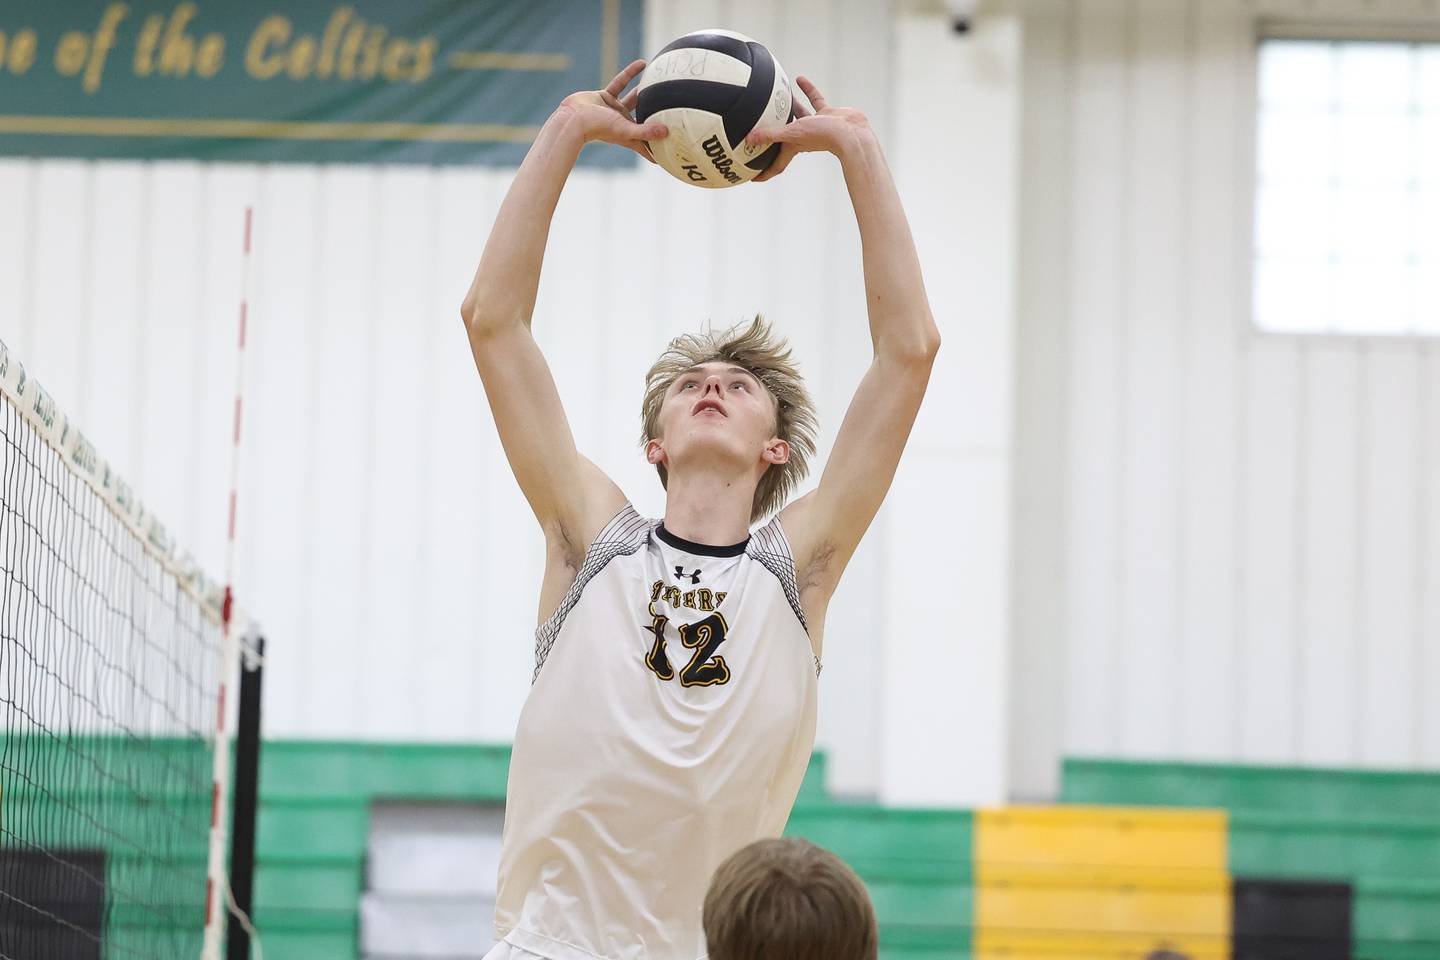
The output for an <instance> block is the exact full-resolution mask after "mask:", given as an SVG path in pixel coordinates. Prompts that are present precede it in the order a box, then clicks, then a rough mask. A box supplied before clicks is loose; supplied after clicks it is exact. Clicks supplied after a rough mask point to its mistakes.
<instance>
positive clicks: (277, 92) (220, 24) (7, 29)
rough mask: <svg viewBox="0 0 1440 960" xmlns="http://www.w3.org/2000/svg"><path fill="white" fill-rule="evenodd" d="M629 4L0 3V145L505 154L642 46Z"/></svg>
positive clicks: (401, 157)
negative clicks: (563, 103)
mask: <svg viewBox="0 0 1440 960" xmlns="http://www.w3.org/2000/svg"><path fill="white" fill-rule="evenodd" d="M641 3H642V0H349V2H345V3H327V2H300V0H289V2H283V0H271V2H264V0H261V2H252V0H195V2H191V0H184V2H174V0H155V2H151V0H131V2H124V3H121V2H104V0H4V2H3V3H0V155H11V156H17V155H18V156H65V157H123V158H142V159H160V158H175V157H183V158H192V159H199V160H233V161H282V162H284V161H289V162H301V163H315V162H325V163H491V164H515V163H518V162H519V161H520V159H521V158H522V157H523V156H524V154H525V150H526V147H527V146H528V145H529V143H530V141H531V140H532V139H533V138H534V136H535V134H536V132H537V131H538V129H539V126H540V124H542V123H543V122H544V120H545V118H546V117H547V116H549V114H550V111H551V110H553V109H554V108H555V105H556V104H558V103H559V102H560V100H561V99H562V98H563V97H564V96H565V95H566V94H568V93H571V92H572V91H575V90H580V89H595V88H597V87H599V86H601V85H603V84H604V83H606V82H608V81H609V80H610V78H611V77H612V76H614V74H615V73H616V72H618V70H619V69H620V67H622V66H624V65H625V64H626V63H629V62H630V61H631V60H633V59H634V58H636V57H638V56H640V55H641V51H640V43H641V22H642V9H641ZM636 159H637V158H636V157H635V155H634V154H633V153H631V152H630V151H628V150H622V149H620V148H617V147H609V146H605V145H603V144H602V145H596V146H593V147H591V148H589V149H587V150H586V151H585V153H584V155H583V156H582V158H581V161H582V162H584V163H590V164H598V165H603V166H624V165H627V164H630V163H632V162H634V161H635V160H636Z"/></svg>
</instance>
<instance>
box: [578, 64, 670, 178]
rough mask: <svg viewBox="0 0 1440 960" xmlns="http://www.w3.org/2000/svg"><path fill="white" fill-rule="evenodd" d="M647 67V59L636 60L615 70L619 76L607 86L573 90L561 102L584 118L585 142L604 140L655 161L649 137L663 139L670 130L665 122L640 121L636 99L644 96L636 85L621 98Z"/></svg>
mask: <svg viewBox="0 0 1440 960" xmlns="http://www.w3.org/2000/svg"><path fill="white" fill-rule="evenodd" d="M644 69H645V61H644V60H636V61H635V62H634V63H632V64H630V65H629V66H628V67H626V68H625V69H624V70H621V71H620V72H619V73H617V74H615V79H613V80H611V81H610V82H609V83H608V84H606V86H605V89H604V90H582V91H580V92H578V93H572V94H570V96H568V97H566V98H565V99H564V100H562V101H561V102H560V108H561V109H562V110H568V111H570V113H571V114H573V115H574V117H575V118H576V119H577V120H578V121H579V122H580V124H581V127H580V129H581V130H582V131H583V133H584V135H585V142H587V143H589V142H591V141H593V140H600V141H602V142H604V143H613V144H617V145H619V146H622V147H627V148H629V149H631V150H634V151H635V152H636V153H638V154H640V156H642V157H644V158H645V159H646V160H649V161H650V162H651V163H654V162H655V158H654V157H652V156H650V148H649V147H648V146H646V145H645V141H647V140H659V139H661V138H662V137H665V136H667V135H668V134H669V133H670V128H669V127H667V126H665V124H663V123H636V122H635V101H636V100H637V99H638V98H639V96H640V88H639V87H636V88H635V89H634V90H631V91H630V92H629V93H628V94H626V95H625V97H624V99H623V100H622V99H621V98H620V92H621V91H622V90H624V89H625V87H626V86H627V85H629V83H630V81H631V80H634V79H635V78H636V77H637V76H639V75H640V71H642V70H644Z"/></svg>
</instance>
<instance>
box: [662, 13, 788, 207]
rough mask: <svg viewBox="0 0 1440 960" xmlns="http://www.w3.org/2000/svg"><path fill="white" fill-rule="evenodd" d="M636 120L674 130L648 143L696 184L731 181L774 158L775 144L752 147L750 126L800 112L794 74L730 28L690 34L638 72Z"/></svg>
mask: <svg viewBox="0 0 1440 960" xmlns="http://www.w3.org/2000/svg"><path fill="white" fill-rule="evenodd" d="M638 89H639V95H638V98H637V101H636V104H635V119H636V120H637V121H639V122H640V123H646V122H651V121H653V122H658V123H663V124H665V125H666V126H667V127H669V128H670V135H669V136H668V137H665V138H664V139H661V140H654V141H651V142H650V152H651V154H653V155H654V157H655V162H656V163H658V164H659V165H660V166H661V167H663V168H665V170H667V171H668V172H669V173H670V174H671V175H672V176H674V177H675V178H677V179H679V180H683V181H685V182H686V183H690V184H694V185H695V186H697V187H710V188H717V187H733V186H736V185H738V184H741V183H745V182H747V181H749V180H751V179H753V178H755V177H756V176H758V175H759V174H760V173H761V171H763V170H764V169H765V168H766V167H768V166H770V164H771V163H772V162H773V161H774V160H775V156H776V155H777V154H778V153H779V152H780V145H779V144H778V143H772V144H762V145H760V146H750V145H748V144H746V143H745V136H746V134H748V133H750V131H752V130H757V129H758V130H772V129H776V128H779V127H783V126H784V125H785V124H787V123H789V122H790V121H791V120H793V119H794V118H795V109H794V104H793V95H792V93H791V90H790V78H789V77H788V76H786V75H785V70H784V69H783V68H782V67H781V66H780V62H779V61H778V60H776V59H775V58H774V57H773V56H771V54H770V51H769V50H767V49H765V46H764V45H763V44H760V43H757V42H756V41H754V40H752V39H750V38H749V37H747V36H745V35H744V34H740V33H735V32H733V31H731V30H697V31H695V32H694V33H687V34H685V35H684V36H683V37H680V38H679V39H677V40H675V41H674V42H673V43H670V44H669V45H667V46H666V47H664V48H663V49H662V50H661V51H660V52H659V53H657V54H656V55H655V56H654V58H653V59H651V61H650V63H649V64H648V65H647V66H646V68H645V72H644V73H643V74H641V76H640V84H639V87H638Z"/></svg>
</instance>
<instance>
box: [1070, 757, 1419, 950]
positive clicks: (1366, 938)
mask: <svg viewBox="0 0 1440 960" xmlns="http://www.w3.org/2000/svg"><path fill="white" fill-rule="evenodd" d="M1061 799H1062V801H1063V802H1066V803H1086V804H1125V805H1134V806H1163V807H1219V808H1223V809H1225V810H1227V811H1229V814H1230V834H1229V844H1230V871H1231V873H1232V874H1234V875H1235V876H1244V877H1267V878H1269V877H1278V878H1296V879H1307V880H1327V879H1328V880H1339V881H1347V882H1349V883H1350V884H1351V885H1352V887H1353V889H1354V904H1353V911H1354V941H1355V957H1356V958H1357V960H1436V958H1440V774H1435V773H1406V772H1393V773H1392V772H1378V771H1377V772H1370V771H1357V770H1335V769H1316V768H1297V767H1262V766H1236V765H1230V764H1187V763H1138V762H1125V761H1114V760H1088V759H1077V760H1067V761H1066V762H1065V765H1064V774H1063V782H1062V790H1061Z"/></svg>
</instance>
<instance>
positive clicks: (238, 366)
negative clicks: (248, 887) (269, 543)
mask: <svg viewBox="0 0 1440 960" xmlns="http://www.w3.org/2000/svg"><path fill="white" fill-rule="evenodd" d="M254 214H255V211H254V208H253V207H249V206H247V207H246V208H245V233H244V239H243V241H242V248H241V256H240V312H239V336H238V338H237V341H236V349H235V416H234V425H233V429H232V431H231V444H230V500H229V511H228V519H227V521H226V532H225V591H224V600H223V605H222V607H221V611H220V631H221V633H220V651H221V652H220V658H221V661H222V663H223V664H224V667H223V668H222V669H221V670H220V686H219V694H218V695H217V698H216V699H217V701H218V707H217V709H216V711H215V751H214V787H213V792H212V794H211V796H212V801H211V804H212V805H211V812H210V857H209V864H208V866H207V870H206V872H207V876H206V880H205V942H204V946H203V949H202V950H201V954H200V956H201V960H220V956H221V939H222V937H223V935H224V931H225V912H226V911H227V910H228V911H229V912H231V913H233V914H234V916H235V918H236V920H237V921H238V922H239V923H240V924H241V925H242V926H243V927H244V928H245V930H246V932H247V933H249V934H250V936H251V945H252V948H253V949H254V951H255V954H256V960H261V956H262V954H261V950H260V944H259V937H258V935H257V934H256V932H255V928H254V926H253V925H252V924H251V922H250V918H249V917H247V916H245V914H244V912H243V911H241V910H240V908H239V907H238V906H237V905H236V903H235V898H234V895H233V893H232V891H231V889H230V881H229V877H228V876H227V874H226V870H225V855H226V840H227V835H226V834H227V827H228V823H229V818H228V816H227V814H228V809H227V800H228V798H229V796H230V738H231V733H230V727H229V723H228V714H227V711H226V709H225V698H226V695H227V692H228V685H229V683H230V681H231V680H232V679H235V678H238V676H239V665H240V644H239V638H238V635H237V625H236V622H235V616H234V614H235V593H234V585H235V518H236V506H237V502H238V493H237V491H238V488H239V484H240V450H241V445H240V437H241V430H240V427H241V423H242V419H243V417H242V414H243V411H244V397H245V335H246V327H247V324H248V321H249V315H250V276H251V272H250V252H251V239H252V237H253V235H254V230H253V227H254V220H255V216H254ZM222 897H223V898H224V902H223V904H222V903H221V902H220V898H222Z"/></svg>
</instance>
